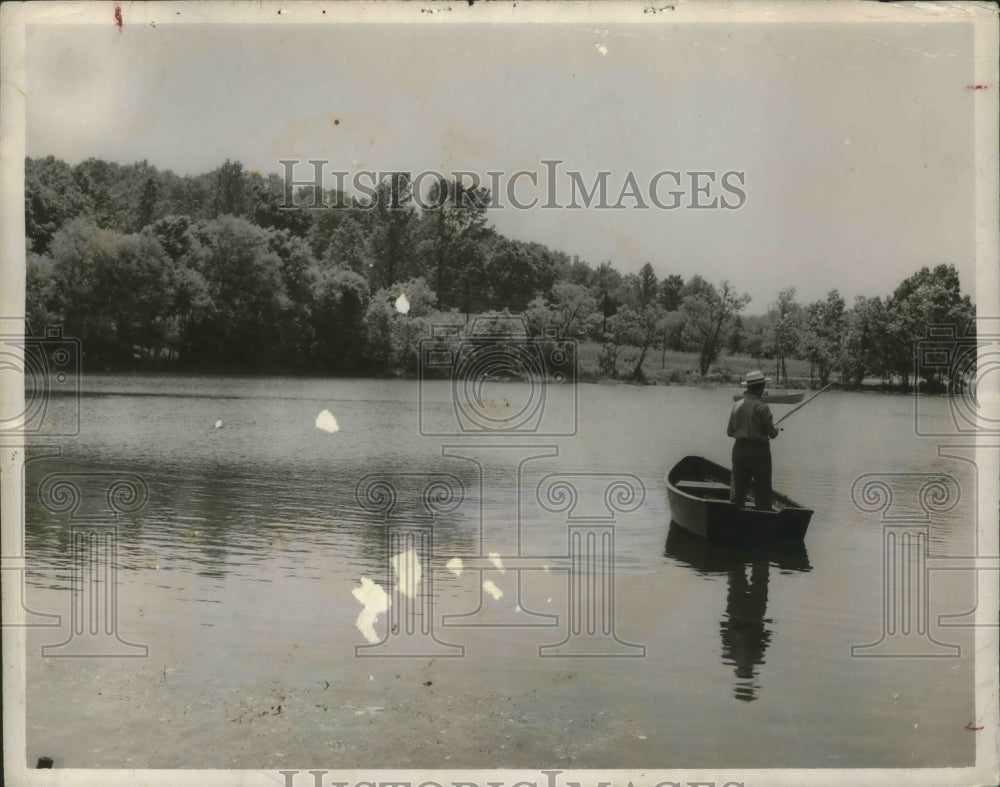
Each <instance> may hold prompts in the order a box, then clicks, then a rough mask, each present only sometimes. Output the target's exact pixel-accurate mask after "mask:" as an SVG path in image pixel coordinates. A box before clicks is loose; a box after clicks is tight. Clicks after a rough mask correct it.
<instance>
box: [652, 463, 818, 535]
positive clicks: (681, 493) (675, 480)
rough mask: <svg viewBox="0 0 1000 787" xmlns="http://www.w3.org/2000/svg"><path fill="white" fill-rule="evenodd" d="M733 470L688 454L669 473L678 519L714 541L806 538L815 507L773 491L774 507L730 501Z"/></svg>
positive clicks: (671, 498)
mask: <svg viewBox="0 0 1000 787" xmlns="http://www.w3.org/2000/svg"><path fill="white" fill-rule="evenodd" d="M731 479H732V472H731V471H730V470H729V468H728V467H723V466H722V465H717V464H716V463H715V462H712V461H710V460H708V459H705V458H703V457H700V456H685V457H684V458H683V459H681V460H680V461H679V462H678V463H677V464H676V465H674V466H673V467H672V468H671V470H670V472H669V473H667V498H668V499H669V501H670V513H671V516H672V518H673V521H674V522H675V523H676V524H678V525H680V526H681V527H683V528H684V529H685V530H690V531H691V532H692V533H694V534H695V535H698V536H701V537H702V538H705V539H707V540H709V541H714V542H719V543H731V544H752V543H764V542H770V541H802V539H803V538H805V535H806V529H807V528H808V527H809V520H810V519H811V518H812V515H813V512H812V511H811V510H810V509H808V508H803V507H802V506H801V505H799V504H798V503H796V502H795V501H794V500H792V499H791V498H789V497H786V496H785V495H782V494H779V493H778V492H772V493H771V494H772V498H773V505H774V506H775V510H774V511H758V510H756V509H753V508H738V507H737V506H735V505H733V504H732V503H730V502H729V484H730V480H731Z"/></svg>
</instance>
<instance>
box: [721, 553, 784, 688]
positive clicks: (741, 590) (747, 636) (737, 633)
mask: <svg viewBox="0 0 1000 787" xmlns="http://www.w3.org/2000/svg"><path fill="white" fill-rule="evenodd" d="M768 578H769V566H768V563H767V562H759V563H754V564H753V566H752V568H751V569H750V581H749V583H748V582H747V575H746V566H745V565H740V566H736V567H734V568H732V569H730V571H729V592H728V594H727V596H726V615H725V617H724V618H723V619H722V621H721V622H720V623H719V630H720V633H721V634H722V657H723V659H726V660H728V661H730V662H731V663H732V664H733V665H734V666H735V667H736V677H737V678H740V683H738V684H737V685H736V690H735V695H736V699H739V700H744V701H745V702H750V701H751V700H755V699H757V696H756V690H757V686H756V685H755V684H754V681H753V679H754V668H755V667H756V666H757V665H759V664H763V663H764V652H765V651H766V650H767V646H768V645H769V644H770V642H771V632H770V631H769V630H768V629H767V628H766V627H765V625H764V624H765V622H770V621H765V619H764V613H765V612H766V611H767V583H768Z"/></svg>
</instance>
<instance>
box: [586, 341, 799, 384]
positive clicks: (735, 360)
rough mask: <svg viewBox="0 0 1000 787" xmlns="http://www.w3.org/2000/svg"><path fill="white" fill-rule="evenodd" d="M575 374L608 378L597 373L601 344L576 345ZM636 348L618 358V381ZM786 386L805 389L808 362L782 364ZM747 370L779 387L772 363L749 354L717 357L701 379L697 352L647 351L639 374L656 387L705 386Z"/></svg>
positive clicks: (588, 379) (593, 378) (600, 379)
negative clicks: (576, 370)
mask: <svg viewBox="0 0 1000 787" xmlns="http://www.w3.org/2000/svg"><path fill="white" fill-rule="evenodd" d="M578 350H579V356H578V372H579V379H580V380H581V381H583V382H604V381H608V380H610V379H611V378H610V376H609V375H607V374H605V373H604V372H603V371H601V368H600V362H599V358H600V355H601V345H600V344H598V343H597V342H580V343H579V345H578ZM639 353H640V350H639V348H638V347H625V348H623V349H622V351H621V354H620V355H619V356H618V379H626V378H628V376H629V375H630V374H631V373H632V370H633V369H634V368H635V363H636V361H637V360H638V358H639ZM785 367H786V369H787V370H788V385H789V387H791V388H808V387H809V362H808V361H802V360H798V359H791V358H790V359H788V360H786V361H785ZM751 369H760V370H761V371H763V372H764V374H766V375H767V376H768V377H771V378H774V379H773V380H772V383H771V387H772V388H777V387H779V386H778V385H777V383H778V381H777V379H776V377H775V374H774V361H772V360H768V359H766V358H752V357H751V356H749V355H728V354H726V355H721V356H720V357H719V358H718V359H717V360H716V361H715V363H713V364H712V365H711V367H710V368H709V372H708V374H707V375H706V376H705V377H702V376H701V375H700V374H699V372H698V353H694V352H682V351H679V350H667V351H666V352H664V351H662V350H649V351H648V352H647V353H646V358H645V359H644V360H643V364H642V371H643V374H644V375H645V377H646V381H647V382H648V383H650V384H656V385H698V384H705V383H738V382H739V381H740V380H741V379H742V378H743V376H744V375H745V374H746V373H747V372H749V371H750V370H751Z"/></svg>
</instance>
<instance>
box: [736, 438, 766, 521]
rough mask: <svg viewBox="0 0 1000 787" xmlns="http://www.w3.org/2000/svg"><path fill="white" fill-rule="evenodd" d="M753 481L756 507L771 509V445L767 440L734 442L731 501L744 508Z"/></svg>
mask: <svg viewBox="0 0 1000 787" xmlns="http://www.w3.org/2000/svg"><path fill="white" fill-rule="evenodd" d="M751 483H753V498H754V508H760V509H763V510H765V511H770V510H771V445H770V443H768V442H767V441H766V440H743V439H739V440H737V441H736V442H735V443H733V483H732V486H731V487H730V489H729V502H731V503H733V504H735V505H737V506H739V507H740V508H743V507H744V506H745V505H746V499H747V489H749V488H750V484H751Z"/></svg>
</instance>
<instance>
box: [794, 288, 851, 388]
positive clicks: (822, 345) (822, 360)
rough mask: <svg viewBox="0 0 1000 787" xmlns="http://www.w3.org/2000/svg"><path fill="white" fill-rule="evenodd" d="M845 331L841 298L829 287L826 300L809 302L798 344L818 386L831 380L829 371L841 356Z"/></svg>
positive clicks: (834, 366) (830, 371)
mask: <svg viewBox="0 0 1000 787" xmlns="http://www.w3.org/2000/svg"><path fill="white" fill-rule="evenodd" d="M843 330H844V299H843V298H842V297H840V293H839V292H837V291H836V290H830V292H829V293H828V294H827V296H826V299H825V300H822V301H816V302H814V303H811V304H809V306H808V307H806V311H805V325H804V328H803V330H802V333H801V340H800V343H799V347H800V352H801V353H802V354H803V355H804V356H805V357H806V358H808V359H809V364H810V376H812V374H813V373H815V374H817V375H818V376H819V383H820V385H826V384H827V383H828V382H829V381H830V374H831V373H832V372H833V370H834V369H835V368H836V366H837V362H838V361H839V360H840V357H841V342H842V339H843Z"/></svg>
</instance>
